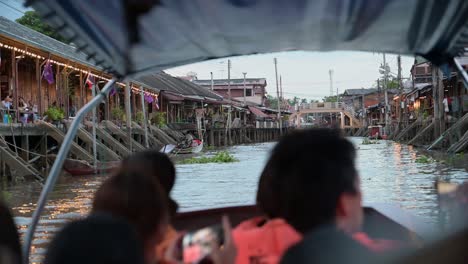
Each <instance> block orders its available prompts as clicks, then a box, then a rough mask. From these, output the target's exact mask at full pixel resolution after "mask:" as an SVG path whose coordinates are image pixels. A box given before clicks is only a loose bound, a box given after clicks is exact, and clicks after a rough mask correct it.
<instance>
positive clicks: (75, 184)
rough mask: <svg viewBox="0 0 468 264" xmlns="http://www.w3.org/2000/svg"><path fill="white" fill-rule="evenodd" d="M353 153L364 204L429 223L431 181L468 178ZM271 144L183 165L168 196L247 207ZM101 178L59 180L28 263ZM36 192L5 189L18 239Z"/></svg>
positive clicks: (376, 148) (435, 166)
mask: <svg viewBox="0 0 468 264" xmlns="http://www.w3.org/2000/svg"><path fill="white" fill-rule="evenodd" d="M351 140H352V141H353V143H354V144H355V145H356V147H357V148H358V150H357V152H358V158H357V166H358V169H359V173H360V176H361V181H362V188H363V194H364V200H365V202H391V203H398V204H401V206H402V207H403V208H406V209H408V210H409V211H410V212H412V213H415V214H418V215H421V216H423V217H424V218H425V219H427V220H428V221H434V220H435V217H436V214H437V210H436V209H437V207H436V199H437V196H436V192H435V188H434V181H435V180H436V179H444V180H446V181H462V180H465V179H467V178H468V173H467V172H465V171H463V170H459V169H452V168H449V167H447V166H446V165H444V164H440V163H429V164H419V163H415V159H416V157H417V155H418V153H417V151H416V150H415V149H414V148H413V147H411V146H407V145H402V144H398V143H394V142H391V141H380V143H379V144H373V145H362V144H361V142H362V139H361V138H352V139H351ZM273 146H274V144H273V143H264V144H256V145H244V146H235V147H231V148H229V149H228V150H229V152H231V153H232V154H234V156H235V157H236V158H237V159H239V162H237V163H230V164H187V165H178V166H177V174H178V178H177V182H176V185H175V188H174V190H173V196H174V197H175V199H176V200H177V201H178V202H179V204H180V206H181V207H180V208H181V210H182V211H187V210H194V209H202V208H210V207H221V206H228V205H241V204H252V203H254V202H255V193H256V191H257V182H258V177H259V175H260V172H261V170H262V169H263V166H264V164H265V161H266V159H267V158H268V155H269V151H270V150H271V148H272V147H273ZM104 178H105V177H102V176H96V177H81V178H79V177H75V178H70V177H69V178H63V179H61V181H60V182H59V183H58V184H57V186H56V188H55V189H54V192H53V193H52V194H51V195H50V199H49V202H48V204H47V206H46V208H45V212H44V213H43V215H42V218H41V220H40V222H39V227H38V232H37V234H36V239H35V240H34V242H33V249H32V259H31V260H32V261H33V262H35V263H37V262H40V261H41V259H42V256H43V254H44V251H45V246H46V245H47V243H48V242H49V241H50V239H51V238H52V236H53V235H54V234H55V233H56V232H57V230H58V229H59V228H60V227H61V226H62V225H63V224H64V223H66V222H68V221H70V220H72V219H77V218H80V217H82V216H84V215H86V214H87V213H88V211H89V210H90V204H91V200H92V197H93V195H94V192H95V190H96V189H97V187H98V186H99V184H100V183H101V182H102V180H103V179H104ZM40 190H41V186H40V185H39V184H37V183H25V184H21V185H16V186H10V187H7V188H6V189H5V190H4V191H5V192H7V193H8V195H7V198H8V201H9V205H10V206H11V207H12V209H13V211H14V214H15V215H16V222H17V224H18V226H19V227H20V232H22V233H24V232H25V230H26V225H27V224H28V223H29V221H30V216H31V214H32V210H34V208H35V203H36V201H37V198H38V196H39V193H40Z"/></svg>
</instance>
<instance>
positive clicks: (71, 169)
mask: <svg viewBox="0 0 468 264" xmlns="http://www.w3.org/2000/svg"><path fill="white" fill-rule="evenodd" d="M119 166H120V162H119V161H111V162H99V163H98V164H97V166H93V165H90V164H89V163H87V162H84V161H81V160H73V159H67V160H65V162H64V163H63V170H64V171H66V172H68V173H70V174H71V175H72V176H85V175H96V174H109V173H112V172H113V171H115V170H116V169H117V168H118V167H119Z"/></svg>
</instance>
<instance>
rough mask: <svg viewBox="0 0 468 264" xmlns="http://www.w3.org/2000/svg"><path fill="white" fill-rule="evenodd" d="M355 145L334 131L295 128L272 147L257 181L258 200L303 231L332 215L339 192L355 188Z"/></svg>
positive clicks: (268, 212) (267, 210)
mask: <svg viewBox="0 0 468 264" xmlns="http://www.w3.org/2000/svg"><path fill="white" fill-rule="evenodd" d="M355 156H356V151H355V148H354V146H353V144H352V143H351V142H350V141H349V140H347V139H346V138H344V137H343V136H342V135H341V134H340V132H339V131H338V130H332V129H310V130H300V131H294V132H292V133H290V134H288V135H286V136H285V137H283V138H282V139H281V140H280V141H279V142H278V144H277V145H276V146H275V148H274V149H273V151H272V154H271V157H270V159H269V160H268V162H267V164H266V166H265V168H264V170H263V172H262V174H261V176H260V180H259V184H258V192H257V205H258V207H259V208H260V209H261V210H262V211H263V212H264V213H265V214H266V215H267V216H269V217H271V218H274V217H280V218H284V219H285V220H286V221H288V222H289V223H290V224H291V225H292V226H293V227H294V228H296V230H298V231H299V232H302V233H306V232H307V231H309V230H311V229H313V228H315V227H316V226H319V225H322V224H328V223H331V222H333V221H334V220H335V214H336V206H337V204H338V200H339V197H340V196H341V195H342V194H343V193H356V192H357V189H356V181H357V178H358V174H357V170H356V168H355V164H354V159H355Z"/></svg>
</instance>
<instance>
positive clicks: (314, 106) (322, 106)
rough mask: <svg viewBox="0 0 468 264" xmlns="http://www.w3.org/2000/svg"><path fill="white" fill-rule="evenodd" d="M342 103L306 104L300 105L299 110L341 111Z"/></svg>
mask: <svg viewBox="0 0 468 264" xmlns="http://www.w3.org/2000/svg"><path fill="white" fill-rule="evenodd" d="M343 106H344V104H343V103H342V102H324V103H307V104H301V105H300V107H299V110H302V109H342V108H343Z"/></svg>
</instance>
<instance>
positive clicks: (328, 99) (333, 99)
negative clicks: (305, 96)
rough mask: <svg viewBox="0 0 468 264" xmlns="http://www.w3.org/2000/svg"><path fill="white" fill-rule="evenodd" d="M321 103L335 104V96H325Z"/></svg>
mask: <svg viewBox="0 0 468 264" xmlns="http://www.w3.org/2000/svg"><path fill="white" fill-rule="evenodd" d="M322 101H323V102H324V103H327V102H330V103H333V102H336V95H333V96H325V97H324V98H323V99H322Z"/></svg>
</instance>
